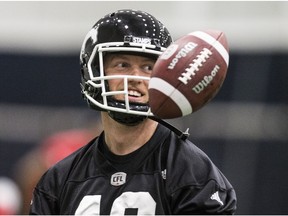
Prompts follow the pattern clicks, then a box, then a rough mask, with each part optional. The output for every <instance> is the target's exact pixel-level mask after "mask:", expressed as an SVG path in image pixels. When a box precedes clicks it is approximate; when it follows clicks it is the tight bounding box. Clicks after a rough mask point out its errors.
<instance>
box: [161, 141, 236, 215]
mask: <svg viewBox="0 0 288 216" xmlns="http://www.w3.org/2000/svg"><path fill="white" fill-rule="evenodd" d="M174 143H175V144H174ZM170 144H171V145H170V150H169V153H168V160H167V164H168V167H167V180H168V182H167V188H166V189H167V191H168V194H170V195H168V196H170V197H169V199H170V204H171V205H170V206H171V209H170V210H171V212H172V214H178V215H186V214H189V215H193V214H206V215H208V214H234V213H235V211H236V204H237V199H236V193H235V190H234V188H233V186H232V185H231V184H230V182H229V181H228V180H227V178H226V177H225V176H224V174H223V173H222V172H221V171H220V170H219V169H218V168H217V167H216V166H215V164H214V163H213V162H212V161H211V160H210V158H209V157H208V156H207V155H206V154H205V153H204V152H203V151H202V150H200V149H199V148H198V147H196V146H195V145H194V144H193V143H191V142H189V141H186V142H182V141H181V142H179V140H178V141H177V140H176V141H175V139H174V140H173V139H171V143H170Z"/></svg>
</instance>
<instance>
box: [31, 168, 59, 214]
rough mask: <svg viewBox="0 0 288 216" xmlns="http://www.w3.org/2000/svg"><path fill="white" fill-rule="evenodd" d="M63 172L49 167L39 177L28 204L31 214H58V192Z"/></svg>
mask: <svg viewBox="0 0 288 216" xmlns="http://www.w3.org/2000/svg"><path fill="white" fill-rule="evenodd" d="M61 174H64V172H63V171H62V172H60V171H59V170H58V169H56V168H55V166H54V167H51V168H50V169H48V170H47V171H46V172H45V173H44V175H43V176H42V177H41V178H40V180H39V182H38V183H37V185H36V187H35V188H34V191H33V196H32V200H31V205H30V212H29V214H31V215H59V214H60V208H59V202H58V201H59V199H58V197H59V193H60V191H61V187H62V184H61V182H64V181H63V175H61Z"/></svg>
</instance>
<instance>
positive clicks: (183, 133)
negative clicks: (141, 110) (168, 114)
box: [149, 116, 190, 140]
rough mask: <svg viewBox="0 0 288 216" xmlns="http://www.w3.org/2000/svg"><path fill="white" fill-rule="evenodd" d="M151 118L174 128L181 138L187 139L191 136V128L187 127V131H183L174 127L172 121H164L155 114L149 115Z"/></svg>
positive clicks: (171, 128)
mask: <svg viewBox="0 0 288 216" xmlns="http://www.w3.org/2000/svg"><path fill="white" fill-rule="evenodd" d="M149 118H150V119H152V120H154V121H157V122H158V123H160V124H162V125H163V126H165V127H167V128H169V129H170V130H172V131H173V132H174V133H175V134H176V135H177V136H178V137H179V138H180V139H182V140H186V139H187V138H188V137H189V135H190V134H189V128H187V129H186V131H184V132H182V131H180V130H179V129H178V128H176V127H174V126H173V125H171V124H170V123H168V122H166V121H164V120H163V119H160V118H157V117H155V116H149Z"/></svg>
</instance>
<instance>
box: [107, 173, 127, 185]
mask: <svg viewBox="0 0 288 216" xmlns="http://www.w3.org/2000/svg"><path fill="white" fill-rule="evenodd" d="M126 176H127V174H126V173H124V172H117V173H114V174H113V175H112V176H111V180H110V184H111V185H113V186H120V185H123V184H125V183H126Z"/></svg>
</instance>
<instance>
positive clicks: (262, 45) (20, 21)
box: [0, 1, 288, 53]
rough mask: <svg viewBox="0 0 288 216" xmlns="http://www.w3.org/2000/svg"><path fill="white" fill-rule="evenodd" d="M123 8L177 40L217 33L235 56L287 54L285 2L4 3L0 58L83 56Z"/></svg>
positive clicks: (287, 10) (0, 7) (287, 8)
mask: <svg viewBox="0 0 288 216" xmlns="http://www.w3.org/2000/svg"><path fill="white" fill-rule="evenodd" d="M123 8H133V9H141V10H144V11H147V12H149V13H151V14H153V15H154V16H156V17H157V18H158V19H159V20H161V21H162V22H163V23H164V24H165V25H166V26H167V27H168V29H170V32H171V33H172V35H173V36H174V38H175V39H177V38H178V37H180V36H181V35H184V34H186V33H188V32H191V31H194V30H200V29H207V28H214V29H221V30H223V31H224V32H225V33H226V35H227V37H228V41H229V44H230V48H231V50H233V49H234V50H242V51H251V50H267V49H269V50H285V51H287V50H288V27H287V26H288V25H287V23H288V2H285V1H279V2H274V1H273V2H272V1H271V2H270V1H263V2H261V1H254V2H249V1H239V2H234V1H223V2H221V1H142V2H140V1H136V2H135V1H133V2H132V1H126V2H123V1H88V2H80V1H71V2H70V1H62V2H57V1H51V2H49V1H48V2H42V1H32V2H22V1H20V2H10V1H4V2H2V1H1V2H0V52H1V51H12V52H13V51H15V50H17V51H25V52H27V51H38V52H43V53H45V52H69V51H73V52H75V51H76V52H78V51H79V49H80V46H81V43H82V40H83V39H84V36H85V35H86V33H87V31H88V30H89V29H90V28H91V27H92V25H93V24H94V23H95V22H96V21H97V20H98V19H99V18H101V17H102V16H103V15H105V14H107V13H109V12H112V11H114V10H117V9H123Z"/></svg>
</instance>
